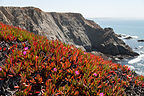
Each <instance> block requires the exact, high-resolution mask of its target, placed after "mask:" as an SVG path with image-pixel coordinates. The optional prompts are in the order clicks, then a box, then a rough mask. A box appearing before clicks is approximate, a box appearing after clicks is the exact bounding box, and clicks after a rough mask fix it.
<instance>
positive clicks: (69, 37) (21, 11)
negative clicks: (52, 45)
mask: <svg viewBox="0 0 144 96" xmlns="http://www.w3.org/2000/svg"><path fill="white" fill-rule="evenodd" d="M0 22H3V23H4V24H9V25H14V26H19V27H21V28H23V29H26V30H28V31H30V32H34V33H35V34H40V35H44V36H47V38H48V39H50V40H51V39H57V40H60V41H62V42H64V43H68V44H74V45H78V46H82V47H83V48H82V47H81V48H82V49H83V50H86V51H87V52H91V51H96V52H101V53H103V54H105V55H107V56H117V55H120V56H137V55H138V54H137V53H135V52H133V51H132V49H131V48H130V47H129V46H128V45H126V44H125V43H124V42H123V41H122V40H121V39H119V38H118V36H117V35H116V34H115V33H114V31H113V29H112V28H105V29H103V28H101V27H100V26H99V25H98V24H96V23H95V22H94V21H91V20H86V19H85V18H84V17H83V16H82V15H81V14H79V13H55V12H44V11H42V10H40V9H38V8H35V7H0Z"/></svg>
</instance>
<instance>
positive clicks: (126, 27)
mask: <svg viewBox="0 0 144 96" xmlns="http://www.w3.org/2000/svg"><path fill="white" fill-rule="evenodd" d="M91 20H94V21H95V22H96V23H97V24H99V25H100V26H101V27H102V28H106V27H111V28H113V30H114V32H115V33H117V34H123V36H124V37H127V36H132V37H133V39H129V40H127V39H124V37H122V38H121V39H123V40H124V42H125V43H126V44H128V45H129V46H130V47H131V48H132V49H133V51H135V52H137V53H139V54H140V55H139V56H138V57H135V58H131V59H123V60H121V61H118V62H117V63H120V64H122V65H127V66H129V67H130V68H131V70H134V71H135V72H136V73H137V74H139V75H143V76H144V42H137V40H141V39H144V19H143V20H140V19H124V18H92V19H91Z"/></svg>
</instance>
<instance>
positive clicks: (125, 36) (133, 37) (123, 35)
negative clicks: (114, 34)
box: [118, 34, 138, 39]
mask: <svg viewBox="0 0 144 96" xmlns="http://www.w3.org/2000/svg"><path fill="white" fill-rule="evenodd" d="M118 35H121V36H122V37H121V38H122V39H124V38H128V37H131V38H132V39H137V38H138V36H132V35H126V34H118Z"/></svg>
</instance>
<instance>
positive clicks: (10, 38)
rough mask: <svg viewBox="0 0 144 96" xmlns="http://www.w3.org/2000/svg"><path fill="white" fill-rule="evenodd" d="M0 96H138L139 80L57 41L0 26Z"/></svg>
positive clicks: (142, 91)
mask: <svg viewBox="0 0 144 96" xmlns="http://www.w3.org/2000/svg"><path fill="white" fill-rule="evenodd" d="M0 54H1V55H0V64H1V66H0V95H1V96H15V95H16V96H143V95H144V77H143V76H137V75H136V74H135V73H134V72H132V71H131V70H130V69H129V68H128V67H127V66H122V65H120V64H115V63H112V62H111V61H105V60H103V59H102V58H101V57H99V56H95V55H92V54H90V53H87V52H84V51H82V50H81V49H77V48H76V47H74V46H72V45H68V44H65V43H62V42H60V41H58V40H48V39H47V37H45V36H39V35H36V34H34V33H31V32H28V31H26V30H23V29H21V28H18V27H13V26H8V25H5V24H3V23H0Z"/></svg>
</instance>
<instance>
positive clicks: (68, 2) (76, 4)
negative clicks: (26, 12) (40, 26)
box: [0, 0, 144, 18]
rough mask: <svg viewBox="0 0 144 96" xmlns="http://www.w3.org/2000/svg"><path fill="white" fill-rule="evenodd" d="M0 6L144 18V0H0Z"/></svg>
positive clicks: (95, 15) (87, 14) (88, 14)
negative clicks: (31, 7) (32, 7)
mask: <svg viewBox="0 0 144 96" xmlns="http://www.w3.org/2000/svg"><path fill="white" fill-rule="evenodd" d="M0 6H34V7H38V8H40V9H42V10H43V11H47V12H77V13H82V14H83V16H84V17H89V18H93V17H126V18H129V17H130V18H144V0H0Z"/></svg>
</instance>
